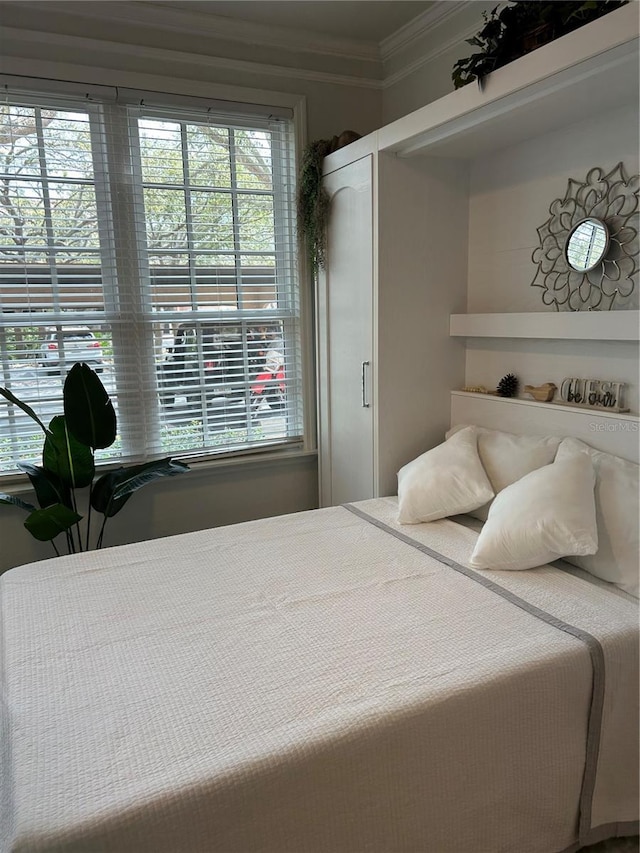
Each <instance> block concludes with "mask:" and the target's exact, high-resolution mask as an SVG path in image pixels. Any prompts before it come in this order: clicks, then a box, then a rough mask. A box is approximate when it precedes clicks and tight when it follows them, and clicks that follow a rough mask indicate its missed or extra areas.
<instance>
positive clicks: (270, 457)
mask: <svg viewBox="0 0 640 853" xmlns="http://www.w3.org/2000/svg"><path fill="white" fill-rule="evenodd" d="M317 456H318V451H317V450H301V449H300V448H296V449H295V450H275V451H274V450H269V451H263V452H261V453H246V454H238V455H236V456H225V457H224V458H222V459H215V458H208V459H200V460H198V461H194V462H188V460H185V461H187V463H188V465H189V468H190V474H191V475H193V474H195V475H196V476H206V475H207V474H208V473H209V472H213V471H215V470H219V469H222V468H224V469H229V468H237V469H245V470H246V469H249V468H258V467H259V468H262V467H268V466H269V465H272V466H275V465H282V464H287V463H290V462H295V461H296V460H301V459H305V458H310V459H312V458H316V457H317ZM131 464H132V465H133V464H135V463H133V462H132V463H131ZM105 470H107V467H106V466H105ZM0 491H2V492H5V493H6V494H8V495H13V496H20V495H24V494H28V493H30V492H31V493H33V489H32V488H31V484H30V483H29V481H28V480H27V476H26V474H11V475H9V476H7V477H6V479H5V480H4V481H3V480H2V478H0Z"/></svg>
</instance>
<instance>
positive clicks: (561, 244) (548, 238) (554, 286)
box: [532, 163, 640, 311]
mask: <svg viewBox="0 0 640 853" xmlns="http://www.w3.org/2000/svg"><path fill="white" fill-rule="evenodd" d="M639 182H640V175H635V176H634V177H632V178H627V177H626V176H625V172H624V167H623V165H622V163H618V165H617V166H616V167H615V169H612V170H611V172H609V173H608V174H606V175H605V174H604V171H603V170H602V169H598V168H595V169H591V171H590V172H589V174H588V175H587V177H586V179H585V180H584V182H582V183H580V182H579V181H575V180H573V179H570V180H569V184H568V186H567V192H566V195H565V197H564V198H562V199H556V200H555V201H554V202H553V203H552V204H551V207H550V208H549V213H550V214H551V216H550V218H549V219H548V220H547V221H546V222H545V223H544V225H542V226H540V228H538V229H537V230H538V236H539V238H540V245H539V246H538V247H537V248H536V249H535V251H534V253H533V261H534V262H535V263H537V264H538V270H537V272H536V276H535V278H534V280H533V282H532V286H533V287H540V288H541V289H542V291H543V292H542V301H543V302H544V304H545V305H548V306H550V307H551V306H552V307H553V308H555V309H556V311H608V310H611V309H613V308H632V307H637V301H638V287H637V279H638V266H637V258H638V254H639V250H640V245H639V240H638V231H639V230H640V229H639V225H638V184H639Z"/></svg>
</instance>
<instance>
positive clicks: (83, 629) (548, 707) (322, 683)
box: [0, 497, 639, 853]
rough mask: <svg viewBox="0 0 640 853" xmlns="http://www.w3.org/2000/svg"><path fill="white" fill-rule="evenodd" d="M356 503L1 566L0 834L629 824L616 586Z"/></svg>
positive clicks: (467, 830)
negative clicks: (508, 559)
mask: <svg viewBox="0 0 640 853" xmlns="http://www.w3.org/2000/svg"><path fill="white" fill-rule="evenodd" d="M480 529H481V522H478V521H477V520H476V519H472V518H470V517H467V516H465V517H457V518H443V519H440V520H437V521H432V522H429V523H420V524H412V525H406V524H400V523H399V521H398V498H396V497H389V498H379V499H374V500H371V501H364V502H360V503H356V504H350V505H346V506H343V507H332V508H327V509H322V510H315V511H312V512H303V513H298V514H294V515H289V516H284V517H281V518H274V519H264V520H259V521H254V522H248V523H243V524H240V525H234V526H231V527H224V528H217V529H214V530H208V531H202V532H198V533H191V534H185V535H182V536H177V537H170V538H167V539H161V540H156V541H153V542H145V543H140V544H134V545H128V546H123V547H119V548H113V549H108V550H105V551H101V552H94V553H92V554H86V555H75V556H72V557H65V558H61V559H56V560H45V561H43V562H40V563H37V564H32V565H30V566H26V567H22V568H20V569H14V570H12V571H10V572H8V573H7V574H5V575H4V576H3V577H2V579H1V581H0V582H1V586H2V599H1V601H2V620H3V694H2V701H3V706H2V725H3V727H4V733H3V738H2V744H3V756H2V758H3V765H2V766H3V770H2V785H3V789H2V790H3V799H2V809H3V814H2V821H1V824H0V825H1V826H2V830H1V833H2V835H1V838H2V845H3V846H2V850H3V851H12V853H13V851H29V853H37V852H38V851H47V853H50V852H51V851H57V853H62V851H64V853H71V851H74V853H75V851H77V853H97V851H104V853H107V851H109V853H129V851H130V853H146V851H153V852H154V853H163V851H167V853H169V851H171V853H178V851H184V853H197V851H215V852H216V853H361V851H362V853H364V851H367V853H395V851H397V852H398V853H401V851H402V853H408V851H411V853H515V851H517V853H559V851H575V850H577V849H579V848H580V847H581V846H583V845H585V844H589V843H594V842H597V841H599V840H601V839H604V838H609V837H615V836H625V835H633V834H637V832H638V800H639V796H638V711H637V706H638V692H639V689H638V601H637V600H636V599H634V598H633V597H631V596H630V595H628V594H626V593H625V592H623V591H621V590H620V589H618V588H617V587H615V586H613V585H612V584H610V583H605V582H603V581H601V580H599V579H598V578H595V577H593V576H591V575H590V574H588V573H587V572H584V571H582V570H580V569H579V568H576V567H573V566H570V565H568V564H563V563H558V564H555V565H545V566H542V567H540V568H536V569H533V570H530V571H508V572H495V571H490V570H481V569H472V568H469V562H470V555H471V554H472V551H473V550H474V546H475V545H476V543H477V540H478V537H479V535H480V534H479V530H480Z"/></svg>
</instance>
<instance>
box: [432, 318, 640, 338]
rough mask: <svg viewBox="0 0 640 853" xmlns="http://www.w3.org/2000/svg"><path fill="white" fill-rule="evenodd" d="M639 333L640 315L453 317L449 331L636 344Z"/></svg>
mask: <svg viewBox="0 0 640 853" xmlns="http://www.w3.org/2000/svg"><path fill="white" fill-rule="evenodd" d="M639 332H640V311H562V312H561V311H541V312H531V313H523V314H452V315H451V322H450V329H449V334H450V335H451V336H452V337H468V338H534V339H538V340H556V339H559V340H576V341H635V342H637V341H638V340H639V339H640V334H639Z"/></svg>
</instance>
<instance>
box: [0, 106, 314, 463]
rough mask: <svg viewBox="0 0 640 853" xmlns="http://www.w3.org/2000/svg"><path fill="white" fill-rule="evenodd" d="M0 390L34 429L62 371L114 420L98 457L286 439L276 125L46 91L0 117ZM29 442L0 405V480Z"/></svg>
mask: <svg viewBox="0 0 640 853" xmlns="http://www.w3.org/2000/svg"><path fill="white" fill-rule="evenodd" d="M0 110H1V112H0V361H1V370H2V376H1V378H0V382H1V384H2V385H3V386H4V387H6V388H8V389H10V390H11V391H12V392H13V393H14V394H15V395H16V396H18V397H19V398H20V399H22V400H24V401H25V402H27V403H28V404H29V405H30V406H32V408H34V409H35V410H36V411H37V412H38V414H39V415H40V416H41V417H42V419H43V420H44V421H45V422H47V421H48V420H49V419H50V418H51V417H52V416H53V415H54V414H56V413H58V412H60V411H61V405H62V404H61V398H62V382H63V380H64V376H65V375H66V372H67V370H68V369H69V367H70V366H71V365H72V364H73V363H74V362H75V361H86V362H87V363H88V364H90V365H91V366H92V367H94V368H95V369H96V370H97V371H99V372H100V375H101V378H102V381H103V383H104V385H105V387H106V388H107V390H108V391H109V393H110V395H111V397H112V399H113V400H114V404H115V406H116V411H117V414H118V427H119V429H118V438H117V441H116V444H115V445H114V446H113V447H112V448H109V449H107V450H105V451H103V452H102V458H103V461H110V460H115V459H121V458H126V459H135V460H144V459H147V458H151V457H153V456H159V455H168V454H171V455H173V456H178V457H200V456H205V455H210V454H215V453H236V452H242V451H247V450H255V449H257V448H270V447H277V446H281V445H283V444H291V443H298V442H300V441H301V438H302V423H303V416H302V370H301V346H300V300H299V288H298V282H297V275H296V257H295V239H294V226H293V211H294V181H295V168H294V162H295V161H294V137H293V125H292V121H291V120H290V119H288V118H286V117H276V116H270V115H251V114H249V113H247V114H243V113H241V112H240V111H238V110H237V108H236V109H234V110H233V111H231V112H230V113H229V114H227V115H225V114H224V113H223V112H218V111H214V110H212V109H211V108H209V109H207V110H204V109H200V110H198V109H193V108H191V107H190V108H189V109H180V108H178V107H176V106H171V107H167V108H161V107H158V106H153V107H148V106H145V105H144V103H142V104H140V103H139V104H137V105H134V104H121V103H114V102H112V101H105V102H104V103H101V102H99V101H96V100H95V98H94V99H93V100H91V101H89V100H88V99H86V98H85V99H78V98H67V99H60V98H55V97H53V96H51V95H46V96H40V97H38V96H37V95H29V96H25V95H21V96H14V97H10V96H7V99H6V100H5V102H4V103H3V104H2V105H1V107H0ZM41 439H42V436H41V433H39V431H38V429H37V427H36V425H35V424H34V423H33V421H31V420H30V419H29V418H28V417H27V416H26V415H25V414H24V413H23V412H22V411H21V410H20V409H18V408H17V407H15V406H14V405H12V404H9V403H7V402H6V401H5V400H3V399H2V400H0V472H5V473H6V472H10V471H12V470H14V469H15V466H16V462H17V461H18V460H25V459H36V458H37V457H38V454H39V452H40V447H41Z"/></svg>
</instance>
